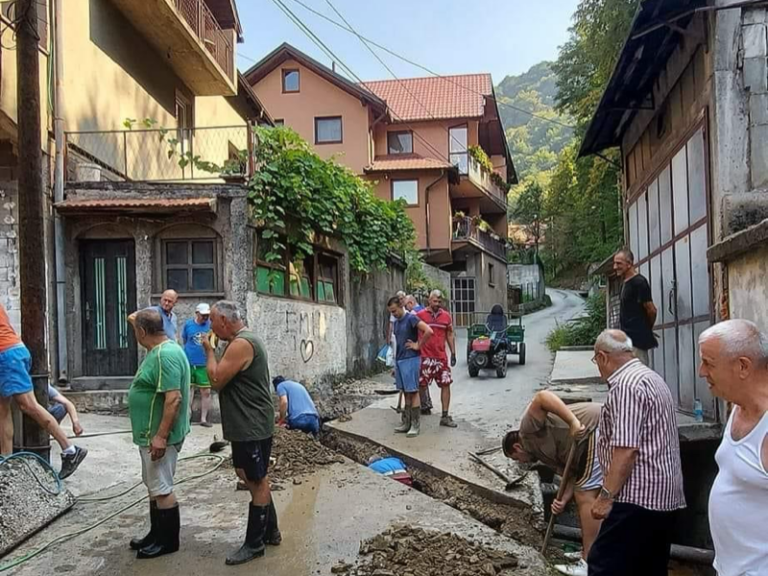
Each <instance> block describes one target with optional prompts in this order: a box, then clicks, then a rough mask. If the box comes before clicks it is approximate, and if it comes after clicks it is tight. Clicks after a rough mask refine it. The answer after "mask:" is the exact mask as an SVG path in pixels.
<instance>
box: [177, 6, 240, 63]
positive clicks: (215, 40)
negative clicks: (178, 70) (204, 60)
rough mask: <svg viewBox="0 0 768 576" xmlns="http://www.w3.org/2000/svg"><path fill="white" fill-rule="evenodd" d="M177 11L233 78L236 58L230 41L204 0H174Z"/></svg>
mask: <svg viewBox="0 0 768 576" xmlns="http://www.w3.org/2000/svg"><path fill="white" fill-rule="evenodd" d="M173 2H174V4H175V5H176V9H177V10H178V11H179V13H180V14H181V15H182V16H183V18H184V20H186V22H187V24H189V26H190V27H191V28H192V30H193V31H194V32H195V34H196V35H197V37H198V38H199V39H200V40H201V41H202V42H203V44H204V45H205V47H206V49H207V50H208V52H210V53H211V56H213V59H214V60H216V62H217V63H218V65H219V66H221V69H222V70H224V72H225V73H226V74H227V76H228V77H229V78H232V77H233V71H234V65H235V64H234V57H233V47H232V43H231V42H230V39H229V38H228V37H227V35H226V34H225V33H224V31H223V30H222V29H221V26H219V23H218V21H217V20H216V18H215V17H214V15H213V13H212V12H211V10H210V8H208V6H207V5H206V4H205V1H204V0H173Z"/></svg>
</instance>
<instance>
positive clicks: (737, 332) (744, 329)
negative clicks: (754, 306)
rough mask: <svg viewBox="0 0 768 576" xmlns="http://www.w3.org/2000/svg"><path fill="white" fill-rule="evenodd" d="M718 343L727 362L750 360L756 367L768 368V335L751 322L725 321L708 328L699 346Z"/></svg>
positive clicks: (700, 338)
mask: <svg viewBox="0 0 768 576" xmlns="http://www.w3.org/2000/svg"><path fill="white" fill-rule="evenodd" d="M708 341H717V343H718V346H717V347H718V349H719V355H720V356H721V357H722V358H723V359H726V360H735V359H737V358H749V359H750V360H751V361H752V362H753V363H754V364H755V365H756V366H759V367H766V366H768V335H766V334H765V333H764V332H761V331H760V328H758V326H757V324H755V323H754V322H750V321H749V320H725V321H724V322H720V323H718V324H715V325H714V326H711V327H709V328H707V329H706V330H705V331H704V332H702V334H701V336H699V344H700V345H703V344H704V343H705V342H708Z"/></svg>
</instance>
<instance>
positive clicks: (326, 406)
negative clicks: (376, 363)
mask: <svg viewBox="0 0 768 576" xmlns="http://www.w3.org/2000/svg"><path fill="white" fill-rule="evenodd" d="M393 388H394V386H388V385H386V384H381V383H380V382H375V381H373V380H366V379H357V380H346V379H345V380H337V381H334V382H331V383H326V384H323V385H319V386H317V387H316V388H315V389H314V390H313V391H312V398H313V400H314V401H315V406H316V407H317V410H318V412H319V413H320V417H321V418H322V419H323V420H336V419H337V418H340V417H342V416H345V415H348V414H351V413H353V412H357V411H358V410H362V409H363V408H365V407H366V406H369V405H370V404H372V403H373V402H375V401H376V400H379V399H380V398H381V396H380V395H379V394H380V392H382V391H385V390H391V389H393Z"/></svg>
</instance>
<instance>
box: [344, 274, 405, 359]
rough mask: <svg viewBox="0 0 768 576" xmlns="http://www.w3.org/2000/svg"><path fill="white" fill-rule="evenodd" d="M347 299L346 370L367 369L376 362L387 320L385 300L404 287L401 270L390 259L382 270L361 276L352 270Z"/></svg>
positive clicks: (382, 342)
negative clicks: (386, 266) (389, 262)
mask: <svg viewBox="0 0 768 576" xmlns="http://www.w3.org/2000/svg"><path fill="white" fill-rule="evenodd" d="M349 286H350V290H349V291H348V294H349V295H350V296H351V297H350V298H348V299H347V331H348V338H347V371H348V372H350V373H351V374H360V373H364V372H367V371H369V370H371V369H372V368H374V367H375V366H376V354H377V353H378V351H379V348H380V347H381V346H383V345H384V337H385V335H386V333H385V330H386V327H387V324H388V323H389V312H388V311H387V300H389V298H391V297H392V296H394V295H395V294H396V293H397V291H398V290H404V289H405V270H404V268H402V267H401V266H400V265H398V264H395V263H391V264H390V266H389V268H387V269H386V270H380V271H376V272H373V273H371V274H369V275H368V276H361V275H358V274H353V275H352V278H351V279H350V282H349Z"/></svg>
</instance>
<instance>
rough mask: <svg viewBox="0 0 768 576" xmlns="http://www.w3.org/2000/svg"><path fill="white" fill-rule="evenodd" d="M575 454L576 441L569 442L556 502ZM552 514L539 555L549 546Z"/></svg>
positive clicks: (560, 495) (545, 551)
mask: <svg viewBox="0 0 768 576" xmlns="http://www.w3.org/2000/svg"><path fill="white" fill-rule="evenodd" d="M575 454H576V440H573V441H572V442H571V447H570V449H569V450H568V458H567V459H566V460H565V469H564V470H563V479H562V480H561V481H560V487H559V488H558V489H557V500H560V499H561V498H562V497H563V494H564V493H565V488H566V486H568V477H569V476H570V474H571V465H572V464H573V457H574V455H575ZM555 518H556V516H555V515H554V514H550V516H549V524H548V525H547V533H546V534H545V535H544V544H543V545H542V547H541V555H542V556H546V554H547V546H549V539H550V538H551V537H552V529H553V528H554V527H555Z"/></svg>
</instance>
